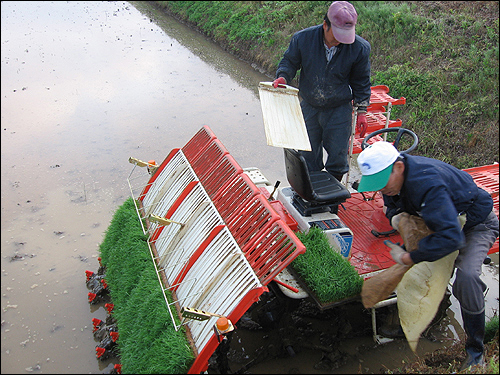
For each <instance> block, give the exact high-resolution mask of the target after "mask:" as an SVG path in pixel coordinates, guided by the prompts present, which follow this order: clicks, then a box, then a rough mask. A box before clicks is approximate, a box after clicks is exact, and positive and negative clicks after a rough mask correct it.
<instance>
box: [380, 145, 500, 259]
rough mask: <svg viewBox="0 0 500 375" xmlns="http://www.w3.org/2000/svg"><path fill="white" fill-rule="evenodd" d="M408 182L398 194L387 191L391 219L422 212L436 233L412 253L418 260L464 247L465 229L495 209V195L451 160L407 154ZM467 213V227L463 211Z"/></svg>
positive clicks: (436, 256)
mask: <svg viewBox="0 0 500 375" xmlns="http://www.w3.org/2000/svg"><path fill="white" fill-rule="evenodd" d="M403 161H404V163H405V171H404V177H405V179H404V183H403V187H402V189H401V192H400V194H399V195H398V196H391V197H390V196H386V195H384V204H385V205H386V206H387V212H386V216H387V217H388V218H389V220H390V219H391V218H392V217H393V216H394V215H396V214H398V213H400V212H408V213H409V214H411V215H418V216H420V217H422V219H423V220H424V221H425V223H426V224H427V227H429V229H430V230H432V231H433V232H434V233H433V234H431V235H429V236H427V237H425V238H423V239H422V240H420V242H419V246H418V249H417V250H414V251H412V252H411V253H410V256H411V259H412V260H413V262H414V263H419V262H422V261H429V262H432V261H435V260H438V259H440V258H442V257H444V256H445V255H448V254H450V253H452V252H453V251H455V250H458V249H459V248H461V247H462V246H463V245H464V243H465V236H464V233H463V231H467V230H468V229H469V228H472V227H473V226H475V225H477V224H480V223H482V222H483V221H484V220H485V219H486V217H487V216H488V215H489V214H490V212H491V210H492V209H493V199H492V198H491V195H490V194H489V193H488V192H486V191H484V190H483V189H481V188H479V187H478V186H477V185H476V184H475V183H474V180H473V179H472V177H471V176H470V175H469V174H468V173H467V172H464V171H461V170H459V169H457V168H455V167H453V166H451V165H449V164H446V163H444V162H442V161H439V160H436V159H430V158H426V157H423V156H414V155H407V154H404V160H403ZM462 212H465V213H466V214H467V222H466V224H465V226H464V228H463V231H462V230H461V229H460V225H459V223H458V220H457V216H458V214H459V213H462Z"/></svg>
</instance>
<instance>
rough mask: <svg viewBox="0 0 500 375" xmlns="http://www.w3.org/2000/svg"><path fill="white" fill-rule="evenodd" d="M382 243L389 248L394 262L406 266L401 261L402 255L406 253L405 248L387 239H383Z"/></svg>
mask: <svg viewBox="0 0 500 375" xmlns="http://www.w3.org/2000/svg"><path fill="white" fill-rule="evenodd" d="M384 244H385V245H386V246H388V247H390V248H391V251H390V254H391V256H392V259H394V261H395V262H396V263H398V264H401V265H402V266H408V265H407V264H405V263H404V262H403V256H404V255H405V254H407V253H408V252H407V251H405V249H403V248H402V247H401V246H398V245H396V244H395V243H392V242H391V241H389V240H385V241H384Z"/></svg>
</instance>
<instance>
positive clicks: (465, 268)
mask: <svg viewBox="0 0 500 375" xmlns="http://www.w3.org/2000/svg"><path fill="white" fill-rule="evenodd" d="M497 237H498V218H497V216H496V215H495V212H493V211H492V212H491V213H490V214H489V216H488V217H487V218H486V220H485V221H484V222H483V223H481V224H478V225H476V226H474V227H472V228H470V229H468V230H467V231H466V232H465V241H466V244H465V247H464V248H462V249H460V250H459V253H458V257H457V259H456V260H455V267H456V269H457V270H456V277H455V282H454V283H453V295H454V296H455V297H456V298H457V300H458V302H460V307H461V308H462V309H463V310H464V311H465V312H466V313H468V314H472V315H475V314H481V313H482V312H483V311H484V292H485V290H486V284H485V283H484V282H483V281H482V280H481V267H482V265H483V261H484V259H485V258H486V255H487V254H488V250H489V249H490V248H491V246H493V243H494V242H495V240H496V239H497Z"/></svg>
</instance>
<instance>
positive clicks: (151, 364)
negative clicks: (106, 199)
mask: <svg viewBox="0 0 500 375" xmlns="http://www.w3.org/2000/svg"><path fill="white" fill-rule="evenodd" d="M99 250H100V256H101V258H102V264H103V265H104V266H106V280H107V283H108V285H109V288H110V294H111V299H112V301H113V303H114V305H115V307H114V309H113V316H114V317H115V318H116V321H117V326H118V330H119V333H120V337H119V339H118V348H119V353H120V359H121V364H122V371H123V373H130V374H144V373H146V374H182V373H186V372H187V371H188V369H189V367H190V366H191V364H192V363H193V361H194V354H193V352H192V350H191V347H190V344H189V340H188V338H187V336H186V333H185V331H184V329H183V328H181V329H180V330H178V331H176V330H175V328H174V325H173V323H172V320H171V318H170V314H169V312H168V309H167V306H166V304H165V299H164V296H163V294H162V287H161V285H160V283H159V282H158V277H157V275H156V271H155V268H154V265H153V261H152V258H151V255H150V253H149V248H148V245H147V238H146V236H145V235H144V233H143V232H142V228H141V223H140V221H139V217H138V216H137V214H136V211H135V206H134V202H133V200H132V198H128V199H127V200H126V201H125V202H124V203H123V205H122V206H120V207H119V208H118V209H117V211H116V212H115V214H114V216H113V219H112V221H111V223H110V225H109V227H108V229H107V230H106V233H105V237H104V240H103V242H102V243H101V245H100V248H99ZM176 324H179V322H176Z"/></svg>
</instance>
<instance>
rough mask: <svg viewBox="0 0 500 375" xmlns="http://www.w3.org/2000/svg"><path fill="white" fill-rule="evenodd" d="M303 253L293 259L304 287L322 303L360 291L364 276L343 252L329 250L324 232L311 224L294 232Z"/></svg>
mask: <svg viewBox="0 0 500 375" xmlns="http://www.w3.org/2000/svg"><path fill="white" fill-rule="evenodd" d="M297 237H298V238H299V240H301V241H302V243H303V244H304V245H305V247H306V252H305V253H304V254H301V255H299V256H298V257H297V258H295V260H294V261H293V262H292V267H293V268H294V269H295V271H297V273H298V274H299V275H300V277H301V278H302V279H303V280H304V281H305V283H306V284H307V286H308V287H309V288H310V289H311V290H312V291H313V292H314V293H315V294H316V296H317V297H318V299H319V301H320V302H322V303H329V302H338V301H340V300H343V299H345V298H349V297H353V296H356V295H358V294H359V293H361V287H362V286H363V279H362V278H361V277H360V276H359V275H358V273H357V271H356V269H355V268H354V267H353V266H352V265H351V264H350V263H349V261H348V260H347V259H345V258H344V257H343V256H342V255H340V254H339V253H338V252H336V251H335V250H333V249H332V247H331V246H330V243H329V242H328V239H327V238H326V236H325V233H324V232H323V231H322V230H321V229H319V228H317V227H313V228H311V229H310V230H309V232H307V234H304V233H297Z"/></svg>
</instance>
